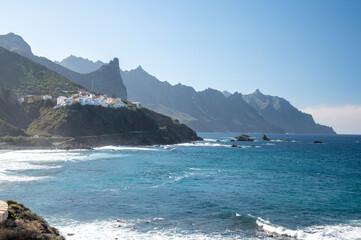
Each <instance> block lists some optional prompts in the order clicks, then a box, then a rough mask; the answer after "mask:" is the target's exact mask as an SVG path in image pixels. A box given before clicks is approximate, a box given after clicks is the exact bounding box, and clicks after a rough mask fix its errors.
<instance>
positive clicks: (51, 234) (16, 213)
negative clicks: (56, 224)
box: [0, 200, 65, 240]
mask: <svg viewBox="0 0 361 240" xmlns="http://www.w3.org/2000/svg"><path fill="white" fill-rule="evenodd" d="M7 203H8V205H9V218H8V219H7V220H6V222H5V223H3V224H2V225H0V240H23V239H26V240H39V239H40V240H65V238H64V237H63V236H61V235H60V234H59V232H58V230H57V229H56V228H53V227H51V226H50V225H49V224H48V223H47V222H46V221H45V220H44V219H43V218H42V217H40V216H38V215H37V214H36V213H33V212H32V211H30V209H29V208H27V207H25V206H24V205H22V204H19V203H17V202H15V201H12V200H9V201H7Z"/></svg>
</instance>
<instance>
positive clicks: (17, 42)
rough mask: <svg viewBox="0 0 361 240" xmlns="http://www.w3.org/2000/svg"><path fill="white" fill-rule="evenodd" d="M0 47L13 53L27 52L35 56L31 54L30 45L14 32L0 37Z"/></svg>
mask: <svg viewBox="0 0 361 240" xmlns="http://www.w3.org/2000/svg"><path fill="white" fill-rule="evenodd" d="M0 46H2V47H4V48H6V49H8V50H10V51H13V52H25V53H28V54H33V53H32V52H31V47H30V45H29V44H28V43H27V42H25V40H24V39H23V38H22V37H21V36H19V35H17V34H15V33H12V32H10V33H8V34H5V35H0Z"/></svg>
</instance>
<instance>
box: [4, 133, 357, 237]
mask: <svg viewBox="0 0 361 240" xmlns="http://www.w3.org/2000/svg"><path fill="white" fill-rule="evenodd" d="M200 135H201V136H202V137H204V138H205V141H201V142H197V143H195V144H192V143H190V144H180V145H171V146H153V147H114V146H109V147H104V148H99V149H96V150H93V151H88V150H86V151H85V150H82V151H16V152H14V151H13V152H11V151H10V152H8V151H3V152H0V199H14V200H17V201H19V202H21V203H23V204H25V205H26V206H28V207H30V208H31V209H32V210H33V211H35V212H37V213H38V214H39V215H42V216H43V217H44V218H45V219H46V220H48V221H49V222H50V223H51V224H52V225H54V226H56V227H58V228H59V229H60V231H61V233H63V234H64V235H65V236H66V238H67V239H115V238H118V239H290V238H297V239H361V143H360V142H358V141H359V140H361V136H355V135H353V136H351V135H349V136H346V135H338V136H321V135H319V136H310V135H269V136H268V137H270V138H273V139H280V138H287V139H290V140H291V141H290V142H278V141H272V142H262V141H260V139H261V135H258V134H250V135H251V136H252V137H255V139H256V141H255V142H252V143H245V142H237V143H236V144H239V145H242V146H243V148H230V145H232V144H235V143H234V142H230V140H231V139H232V137H233V136H235V135H236V134H235V133H232V134H230V133H203V134H202V133H201V134H200ZM217 140H218V141H217ZM314 140H320V141H323V142H324V144H313V143H312V142H313V141H314ZM69 233H74V236H67V234H69Z"/></svg>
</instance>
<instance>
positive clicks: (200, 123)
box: [122, 66, 283, 133]
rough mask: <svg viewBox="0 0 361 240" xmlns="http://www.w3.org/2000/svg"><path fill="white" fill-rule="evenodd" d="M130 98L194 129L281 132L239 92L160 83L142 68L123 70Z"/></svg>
mask: <svg viewBox="0 0 361 240" xmlns="http://www.w3.org/2000/svg"><path fill="white" fill-rule="evenodd" d="M122 77H123V79H124V82H125V84H126V86H127V89H128V96H129V99H130V100H136V101H140V102H142V104H143V105H144V106H145V107H147V108H149V109H152V110H154V111H156V112H160V113H162V114H165V115H168V116H171V117H172V118H176V119H178V120H179V121H180V122H182V123H185V124H187V125H188V126H190V127H191V128H193V129H195V130H196V131H204V132H207V131H211V132H212V131H213V132H214V131H219V132H232V131H233V132H237V131H241V132H279V133H281V132H283V130H282V129H281V128H278V127H275V126H273V125H272V124H270V123H268V122H267V121H265V120H264V119H263V118H262V117H260V116H259V115H258V113H257V112H256V111H255V110H254V109H253V108H252V107H250V106H249V105H248V104H247V103H246V102H245V101H244V100H243V98H242V95H241V94H240V93H235V94H233V95H232V96H230V97H228V98H226V97H225V96H224V95H223V93H222V92H220V91H217V90H214V89H207V90H204V91H201V92H197V91H195V90H194V89H193V88H192V87H188V86H184V85H182V84H177V85H174V86H172V85H171V84H169V83H168V82H161V81H159V80H158V79H156V78H155V77H153V76H151V75H150V74H148V73H147V72H145V71H144V70H143V69H142V67H140V66H139V67H138V68H137V69H135V70H131V71H124V72H122Z"/></svg>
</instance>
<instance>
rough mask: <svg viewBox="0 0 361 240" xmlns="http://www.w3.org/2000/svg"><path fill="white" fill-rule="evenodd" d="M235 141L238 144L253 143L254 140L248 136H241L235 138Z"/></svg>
mask: <svg viewBox="0 0 361 240" xmlns="http://www.w3.org/2000/svg"><path fill="white" fill-rule="evenodd" d="M235 138H236V140H237V141H240V142H253V141H254V139H252V138H251V137H250V136H248V135H246V134H242V135H241V136H239V137H235Z"/></svg>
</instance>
